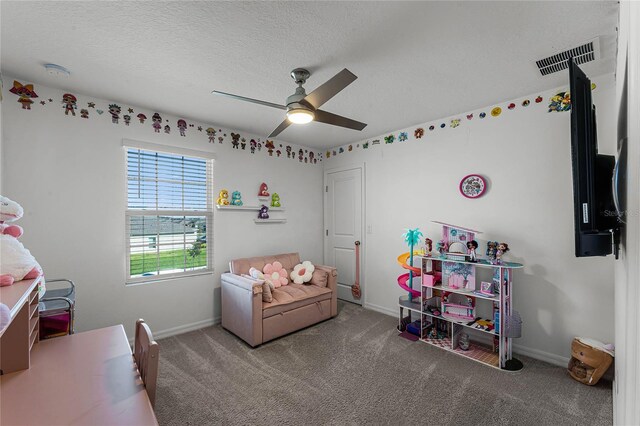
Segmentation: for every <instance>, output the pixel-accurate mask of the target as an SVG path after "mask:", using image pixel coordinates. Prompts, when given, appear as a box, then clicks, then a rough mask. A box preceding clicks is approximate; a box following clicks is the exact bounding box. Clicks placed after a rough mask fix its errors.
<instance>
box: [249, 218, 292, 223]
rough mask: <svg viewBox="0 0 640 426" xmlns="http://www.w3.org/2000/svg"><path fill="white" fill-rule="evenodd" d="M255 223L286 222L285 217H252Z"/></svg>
mask: <svg viewBox="0 0 640 426" xmlns="http://www.w3.org/2000/svg"><path fill="white" fill-rule="evenodd" d="M253 221H254V222H255V223H286V222H287V219H284V218H282V219H253Z"/></svg>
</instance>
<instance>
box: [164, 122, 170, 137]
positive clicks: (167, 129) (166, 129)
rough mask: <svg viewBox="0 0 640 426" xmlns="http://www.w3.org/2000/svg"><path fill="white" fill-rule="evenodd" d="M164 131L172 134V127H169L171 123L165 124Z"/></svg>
mask: <svg viewBox="0 0 640 426" xmlns="http://www.w3.org/2000/svg"><path fill="white" fill-rule="evenodd" d="M164 132H165V133H166V134H168V135H169V134H171V127H169V125H168V124H167V125H166V126H164Z"/></svg>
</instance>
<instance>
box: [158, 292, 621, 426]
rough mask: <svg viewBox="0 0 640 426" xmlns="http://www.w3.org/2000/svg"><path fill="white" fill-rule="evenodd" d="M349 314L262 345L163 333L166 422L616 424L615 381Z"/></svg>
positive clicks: (161, 385)
mask: <svg viewBox="0 0 640 426" xmlns="http://www.w3.org/2000/svg"><path fill="white" fill-rule="evenodd" d="M339 311H340V314H339V315H338V317H336V318H334V319H332V320H329V321H325V322H323V323H321V324H318V325H315V326H313V327H310V328H307V329H305V330H302V331H299V332H297V333H294V334H291V335H289V336H286V337H283V338H280V339H278V340H275V341H272V342H269V343H267V344H265V345H263V346H261V347H258V348H256V349H251V348H250V347H249V346H247V345H246V344H245V343H244V342H242V341H241V340H239V339H238V338H236V337H235V336H233V335H232V334H230V333H229V332H227V331H225V330H223V329H222V328H221V327H220V326H214V327H209V328H205V329H202V330H197V331H193V332H190V333H186V334H182V335H180V336H175V337H170V338H166V339H163V340H160V377H159V380H158V394H157V401H156V414H157V417H158V421H159V423H160V424H161V425H207V424H225V425H227V424H244V425H246V424H252V425H256V424H259V425H261V424H273V425H275V424H278V425H281V424H284V425H297V424H341V425H342V424H394V425H399V424H403V425H404V424H410V423H413V424H433V425H448V424H456V425H471V424H473V425H489V424H518V425H527V424H530V425H540V424H547V425H569V424H580V425H591V424H612V394H611V384H610V383H609V382H602V381H601V382H600V383H599V384H598V385H597V386H594V387H588V386H585V385H582V384H580V383H578V382H575V381H574V380H572V379H571V378H570V377H569V376H568V375H567V374H566V371H565V370H564V369H563V368H559V367H554V366H552V365H549V364H546V363H543V362H540V361H535V360H531V359H527V358H522V357H521V359H522V360H523V361H524V362H525V369H524V370H523V371H521V372H518V373H507V372H501V371H497V370H494V369H493V368H490V367H486V366H483V365H480V364H478V363H476V362H474V361H471V360H468V359H465V358H463V357H460V356H458V355H455V354H451V353H447V352H445V351H443V350H440V349H438V348H435V347H431V346H429V345H427V344H424V343H421V342H411V341H408V340H406V339H403V338H401V337H399V336H398V334H397V332H396V331H395V326H396V321H395V320H394V319H393V318H392V317H389V316H386V315H383V314H379V313H377V312H373V311H369V310H365V309H362V308H360V307H359V306H357V305H353V304H349V303H340V304H339Z"/></svg>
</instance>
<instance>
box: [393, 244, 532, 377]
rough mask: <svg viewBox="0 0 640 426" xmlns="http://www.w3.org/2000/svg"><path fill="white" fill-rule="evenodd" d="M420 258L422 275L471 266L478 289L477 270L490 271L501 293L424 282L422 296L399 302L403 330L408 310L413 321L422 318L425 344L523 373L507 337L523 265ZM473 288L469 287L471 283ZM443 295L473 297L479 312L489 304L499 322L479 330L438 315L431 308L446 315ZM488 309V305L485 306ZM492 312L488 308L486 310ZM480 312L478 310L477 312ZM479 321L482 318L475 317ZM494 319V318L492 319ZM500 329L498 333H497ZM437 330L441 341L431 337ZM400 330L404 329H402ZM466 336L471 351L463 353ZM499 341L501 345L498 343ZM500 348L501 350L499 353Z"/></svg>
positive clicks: (462, 322)
mask: <svg viewBox="0 0 640 426" xmlns="http://www.w3.org/2000/svg"><path fill="white" fill-rule="evenodd" d="M414 259H417V260H418V261H419V262H420V264H421V276H424V275H425V274H427V275H433V274H438V273H439V274H442V271H443V266H445V264H458V265H470V266H471V268H473V274H472V275H471V276H472V277H473V280H474V281H473V283H472V284H473V285H471V287H473V288H478V286H476V285H475V284H476V282H475V280H476V279H477V277H476V274H475V272H476V271H475V269H476V268H480V269H487V268H488V269H490V270H491V273H492V274H491V275H492V279H493V277H494V276H497V277H498V282H499V286H498V288H499V289H500V291H499V294H497V295H494V296H489V295H484V294H478V293H475V292H474V290H471V289H469V288H454V287H449V286H448V285H447V284H448V283H447V282H440V283H439V284H437V285H435V286H428V285H425V284H424V281H423V279H422V278H421V282H422V283H423V284H422V286H421V291H420V297H419V298H414V299H413V301H409V298H408V296H406V295H405V296H401V297H400V298H399V300H398V307H399V309H400V318H399V327H402V326H403V321H404V323H405V324H406V317H405V315H404V311H405V310H406V311H408V312H407V313H408V315H409V321H411V320H412V319H413V318H412V315H411V314H412V313H415V314H418V315H419V316H420V336H419V340H420V341H421V342H424V343H427V344H430V345H433V346H437V347H439V348H441V349H444V350H446V351H449V352H453V353H456V354H458V355H461V356H465V357H467V358H470V359H473V360H474V361H477V362H480V363H482V364H485V365H489V366H491V367H494V368H497V369H501V370H513V371H515V370H519V369H521V368H522V363H521V362H520V361H518V360H516V359H514V358H513V354H512V350H513V345H512V339H511V338H510V337H507V335H506V334H505V333H504V330H505V327H506V321H507V318H508V317H510V316H511V315H512V288H513V270H514V269H518V268H522V267H523V265H522V264H519V263H513V262H503V263H501V264H493V263H491V262H489V261H487V260H485V259H478V262H468V261H466V260H454V259H449V258H447V257H445V256H439V255H429V256H419V257H417V258H414ZM441 279H442V281H445V280H447V279H448V276H445V275H444V274H442V278H441ZM467 286H469V284H467ZM442 292H449V293H455V294H461V295H464V296H468V297H473V298H474V299H475V300H474V302H475V307H476V309H477V308H478V307H479V306H480V305H479V303H481V304H488V305H489V306H490V307H491V312H493V308H494V306H495V308H496V309H497V311H498V313H499V314H498V316H499V323H498V324H495V323H494V329H493V330H490V331H489V330H485V329H479V328H476V327H474V326H472V325H471V324H472V323H473V322H474V321H475V320H474V321H466V320H462V319H456V318H452V317H445V316H442V314H441V315H434V314H432V313H431V312H430V311H429V310H427V306H435V307H437V308H438V310H439V311H440V312H441V313H442V306H441V304H440V303H441V296H442ZM485 307H486V306H485ZM485 310H488V309H485ZM476 312H477V311H476ZM475 318H476V319H478V318H479V315H477V314H476V315H475ZM490 319H491V320H494V318H490ZM496 325H497V326H498V327H497V330H498V331H495V330H496V328H495V326H496ZM433 327H439V328H440V330H441V331H440V338H432V337H431V336H430V335H429V331H430V330H431V328H433ZM399 329H400V328H399ZM463 332H464V333H466V334H467V335H468V336H469V341H470V342H469V349H467V350H463V349H461V348H460V346H459V339H460V335H461V333H463ZM496 341H497V342H496ZM496 349H497V351H496Z"/></svg>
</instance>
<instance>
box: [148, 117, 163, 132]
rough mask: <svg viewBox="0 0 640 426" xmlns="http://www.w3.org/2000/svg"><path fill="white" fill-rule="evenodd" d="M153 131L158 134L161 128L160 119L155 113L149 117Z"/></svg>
mask: <svg viewBox="0 0 640 426" xmlns="http://www.w3.org/2000/svg"><path fill="white" fill-rule="evenodd" d="M151 121H152V123H153V124H152V125H151V126H152V127H153V131H154V132H156V133H160V129H161V128H162V117H160V114H158V113H157V112H156V113H154V114H153V116H152V117H151Z"/></svg>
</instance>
